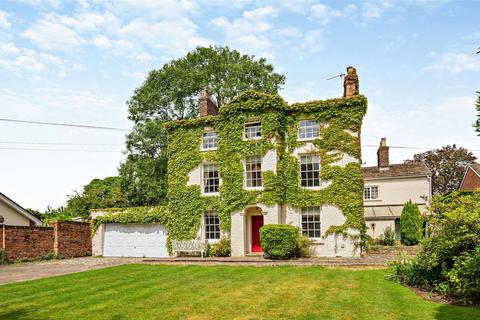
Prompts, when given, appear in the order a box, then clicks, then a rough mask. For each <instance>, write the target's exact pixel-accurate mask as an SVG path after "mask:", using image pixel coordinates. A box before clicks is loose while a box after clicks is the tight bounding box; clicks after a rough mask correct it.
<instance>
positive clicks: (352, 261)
mask: <svg viewBox="0 0 480 320" xmlns="http://www.w3.org/2000/svg"><path fill="white" fill-rule="evenodd" d="M392 259H394V257H393V256H387V255H369V256H367V257H365V258H306V259H298V260H266V259H263V258H262V257H260V256H253V257H243V258H195V257H187V258H160V259H145V258H103V257H102V258H100V257H83V258H74V259H65V260H50V261H40V262H29V263H16V264H11V265H3V266H2V265H0V285H2V284H6V283H12V282H18V281H26V280H33V279H41V278H47V277H52V276H58V275H63V274H69V273H75V272H81V271H87V270H95V269H102V268H108V267H112V266H118V265H122V264H131V263H146V264H176V265H237V266H238V265H241V266H259V267H261V266H279V265H281V266H327V267H344V268H345V267H346V268H362V269H367V268H368V269H370V268H384V267H385V266H386V265H387V262H388V261H389V260H392Z"/></svg>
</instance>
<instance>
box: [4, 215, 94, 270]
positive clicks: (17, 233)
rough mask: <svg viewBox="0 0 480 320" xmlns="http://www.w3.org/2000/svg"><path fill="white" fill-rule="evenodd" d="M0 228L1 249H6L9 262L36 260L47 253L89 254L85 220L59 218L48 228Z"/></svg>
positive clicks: (88, 228) (66, 254) (88, 226)
mask: <svg viewBox="0 0 480 320" xmlns="http://www.w3.org/2000/svg"><path fill="white" fill-rule="evenodd" d="M0 231H1V234H0V249H2V250H4V251H5V252H6V254H7V259H8V260H10V261H15V260H20V259H35V258H39V257H41V256H44V255H47V254H55V255H57V256H62V257H81V256H90V255H92V242H91V238H90V224H88V223H83V222H66V221H58V222H53V223H52V224H51V225H50V227H38V226H30V227H18V226H3V227H1V229H0Z"/></svg>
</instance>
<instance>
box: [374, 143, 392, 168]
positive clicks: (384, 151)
mask: <svg viewBox="0 0 480 320" xmlns="http://www.w3.org/2000/svg"><path fill="white" fill-rule="evenodd" d="M388 149H389V148H388V146H387V139H386V138H382V140H380V146H379V147H378V151H377V165H378V169H379V170H388V168H389V166H390V163H389V160H388Z"/></svg>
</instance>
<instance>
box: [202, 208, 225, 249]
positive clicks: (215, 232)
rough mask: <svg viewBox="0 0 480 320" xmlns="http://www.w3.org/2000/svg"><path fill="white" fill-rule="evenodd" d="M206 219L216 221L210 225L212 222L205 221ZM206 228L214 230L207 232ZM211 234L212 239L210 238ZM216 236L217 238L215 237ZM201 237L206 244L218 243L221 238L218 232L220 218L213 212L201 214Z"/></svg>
mask: <svg viewBox="0 0 480 320" xmlns="http://www.w3.org/2000/svg"><path fill="white" fill-rule="evenodd" d="M207 218H209V219H214V220H215V219H216V221H214V223H211V222H212V220H207ZM207 228H209V229H210V228H213V229H214V230H213V231H212V230H207ZM217 228H218V230H217ZM212 234H213V236H214V237H213V238H210V236H211V235H212ZM217 235H218V238H217V237H216V236H217ZM203 237H204V239H205V240H207V241H208V242H218V241H220V239H221V237H222V231H221V230H220V216H219V215H218V212H217V211H215V210H207V211H205V212H204V213H203Z"/></svg>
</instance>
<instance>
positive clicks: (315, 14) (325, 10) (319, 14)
mask: <svg viewBox="0 0 480 320" xmlns="http://www.w3.org/2000/svg"><path fill="white" fill-rule="evenodd" d="M310 9H311V16H310V17H311V18H312V19H318V20H319V21H320V22H321V23H322V24H323V25H326V24H328V23H329V22H330V20H332V19H334V18H338V17H342V16H343V13H342V11H340V10H337V9H332V8H330V7H327V6H326V5H324V4H321V3H317V4H315V5H313V6H312V7H311V8H310Z"/></svg>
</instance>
